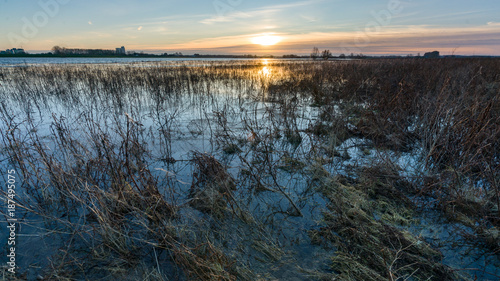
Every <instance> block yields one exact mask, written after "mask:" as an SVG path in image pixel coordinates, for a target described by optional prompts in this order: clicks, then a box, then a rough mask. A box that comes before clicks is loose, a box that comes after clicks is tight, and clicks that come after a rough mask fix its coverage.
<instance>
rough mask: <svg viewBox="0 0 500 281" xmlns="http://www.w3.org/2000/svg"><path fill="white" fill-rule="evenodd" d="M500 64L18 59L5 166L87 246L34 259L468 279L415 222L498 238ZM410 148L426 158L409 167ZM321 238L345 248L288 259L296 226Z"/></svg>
mask: <svg viewBox="0 0 500 281" xmlns="http://www.w3.org/2000/svg"><path fill="white" fill-rule="evenodd" d="M499 65H500V62H499V61H498V60H495V59H489V60H488V59H474V60H469V59H453V60H432V61H429V60H418V59H404V60H403V59H402V60H364V61H339V62H318V63H317V62H314V63H313V62H307V61H304V62H287V61H279V60H276V61H268V63H267V64H265V65H263V64H262V62H260V61H246V62H232V63H224V64H222V63H206V64H204V65H191V64H189V63H183V64H182V65H175V66H174V65H170V64H165V63H148V64H130V65H61V66H28V67H17V68H0V74H1V75H0V84H1V86H0V89H1V91H0V95H1V96H2V103H1V105H2V106H1V115H0V118H1V125H0V128H1V136H2V147H1V151H0V154H1V157H0V158H1V159H8V161H9V163H8V164H7V160H4V162H2V165H7V166H9V165H10V166H12V167H15V168H16V169H17V171H18V172H19V173H20V174H22V177H23V187H22V188H23V189H25V190H26V192H27V194H26V196H27V197H26V198H24V199H23V200H22V202H21V203H22V205H23V206H24V207H25V208H26V210H29V211H28V213H30V215H31V216H35V217H42V218H45V219H46V221H47V222H56V223H55V226H54V227H53V228H54V229H49V230H48V231H54V230H58V231H60V232H64V233H66V234H68V233H69V236H61V237H63V238H64V239H66V240H62V241H65V243H67V244H66V246H67V247H66V248H65V250H64V251H65V252H64V253H68V255H70V256H71V259H68V256H67V255H60V254H47V256H48V258H50V259H51V262H50V267H47V268H46V269H44V270H41V269H40V270H33V271H36V274H37V275H42V276H43V277H44V278H46V279H55V278H62V277H64V278H68V279H81V278H83V277H82V276H115V278H121V277H123V276H126V275H128V274H132V272H135V274H136V275H137V276H134V278H135V277H137V278H142V279H148V278H149V279H151V280H155V278H157V279H158V280H161V278H164V277H166V276H168V278H179V279H199V280H212V279H213V280H219V279H222V280H235V279H247V280H253V279H255V278H257V276H258V275H259V274H262V276H267V277H269V278H272V277H273V276H274V277H275V278H279V277H280V276H283V275H279V274H282V273H279V272H277V271H273V270H272V268H274V267H286V268H289V269H290V270H293V271H294V272H296V275H297V276H299V278H303V279H307V278H309V277H310V276H322V277H325V276H326V277H327V278H333V277H335V276H336V274H340V275H339V276H340V277H342V278H346V279H349V278H350V279H352V280H354V279H359V278H368V277H367V276H371V277H373V278H375V277H374V276H376V277H380V278H379V279H394V280H396V279H397V278H407V277H409V276H410V275H412V273H413V275H412V276H414V277H415V278H424V279H425V278H431V279H432V278H437V276H439V277H442V278H445V279H446V278H459V277H457V276H456V275H454V274H453V273H451V271H450V269H449V268H448V267H446V266H444V265H442V264H440V263H439V261H440V260H441V259H442V257H441V256H440V254H439V253H438V252H437V251H436V250H435V249H432V247H430V246H429V245H428V244H427V243H425V242H426V241H423V240H422V239H418V238H417V237H416V236H414V235H411V234H410V233H409V232H407V231H402V230H401V229H402V228H403V229H404V228H407V227H409V226H411V225H413V224H416V223H417V222H416V221H415V220H414V219H413V217H414V216H418V215H419V211H421V210H420V209H422V210H425V211H427V210H429V209H430V208H432V210H433V212H438V213H439V214H441V216H442V217H443V218H446V219H447V220H448V221H449V222H453V223H456V224H459V225H461V226H463V227H465V228H466V229H467V231H465V230H461V232H457V234H463V237H464V238H466V240H468V241H471V242H472V243H469V242H467V241H464V240H459V242H457V240H453V241H441V242H442V243H444V244H446V243H448V242H449V243H450V244H451V242H454V243H466V242H467V243H469V244H471V245H473V247H476V248H475V249H476V250H478V251H479V249H481V251H485V252H486V253H495V252H496V251H498V241H499V240H498V235H496V233H498V227H500V225H499V222H500V211H499V209H500V208H499V206H500V193H499V186H498V183H499V182H500V175H499V171H500V168H499V167H500V164H499V151H500V147H499V142H498V139H500V129H499V127H498V124H499V123H500V115H499V112H500V106H499V105H500V102H499V91H500V86H499V85H500V81H499V78H498V69H499ZM353 139H358V140H361V141H359V142H354V141H352V140H353ZM349 143H353V144H354V145H352V146H351V145H348V144H349ZM356 149H357V150H360V151H362V153H361V154H362V156H360V155H361V154H360V155H356V154H353V151H356ZM190 151H207V153H200V152H190ZM388 155H389V156H388ZM391 155H392V156H391ZM394 155H395V156H394ZM402 155H406V156H405V157H409V158H411V159H416V161H417V162H419V163H420V165H417V166H416V167H398V166H399V165H398V163H397V162H398V159H402ZM397 157H400V158H397ZM10 166H9V167H10ZM186 167H187V168H186ZM190 168H191V170H190ZM187 170H189V171H187ZM403 170H405V171H406V172H405V173H403V172H402V171H403ZM408 170H409V171H408ZM4 195H5V194H4ZM318 197H321V198H322V199H321V200H323V201H320V203H318V201H317V198H318ZM315 198H316V199H315ZM409 198H411V200H410V199H409ZM315 200H316V201H315ZM321 202H322V203H321ZM325 202H326V204H325ZM421 206H422V208H420V209H419V208H417V207H421ZM316 208H319V209H321V210H320V211H322V213H321V212H318V211H315V210H317V209H316ZM320 220H321V222H319V224H320V225H319V226H317V225H316V223H315V221H320ZM189 222H196V223H195V224H190V223H189ZM297 225H298V227H297ZM294 227H295V228H294ZM289 228H294V229H293V230H292V231H290V230H287V229H289ZM318 228H319V229H318ZM462 229H463V228H462ZM229 230H230V231H229ZM236 230H238V231H239V232H234V233H235V234H233V232H231V231H236ZM308 230H311V231H308ZM305 232H308V233H309V238H307V239H306V238H303V236H300V235H299V234H297V233H302V234H304V233H305ZM236 233H237V234H236ZM66 234H65V235H66ZM47 235H49V233H47ZM52 235H55V234H52ZM61 235H62V234H61ZM308 239H311V240H312V242H315V243H317V244H320V245H322V246H326V247H327V248H328V246H332V245H333V246H335V247H336V249H337V253H333V252H330V254H328V255H327V256H324V257H322V258H323V260H325V259H330V257H333V258H331V259H330V260H331V261H332V262H333V263H331V265H332V269H333V270H334V271H335V272H333V273H332V272H330V271H328V270H326V271H325V270H323V269H322V267H321V266H317V267H316V268H315V269H314V270H313V271H306V272H304V271H298V269H297V268H298V267H302V268H304V266H302V264H300V262H304V261H303V260H304V259H301V260H300V261H294V262H292V263H291V265H290V264H287V262H286V260H288V258H287V255H289V253H290V252H293V251H294V250H295V249H296V248H293V246H292V245H289V244H293V243H291V242H290V241H299V242H297V243H299V244H300V243H301V244H302V245H308V247H313V248H314V247H319V246H313V245H310V243H309V242H310V241H309V240H308ZM450 239H452V238H450ZM279 247H284V248H283V249H282V250H278V249H279ZM82 249H84V250H82ZM151 249H153V252H154V255H149V254H148V253H150V252H151ZM26 251H29V250H28V249H26ZM302 254H303V253H297V254H296V256H295V257H297V256H299V257H300V256H301V255H302ZM309 258H310V259H313V257H312V256H309ZM83 261H85V262H83ZM433 262H436V264H435V265H431V264H430V263H433ZM269 264H271V265H272V266H269ZM353 267H355V268H357V269H358V270H357V271H351V270H350V268H353ZM128 268H133V270H129V269H128ZM139 269H140V270H139ZM490 269H491V267H488V268H485V269H484V271H488V270H490ZM30 270H32V269H29V270H28V271H30ZM61 276H62V277H61ZM147 276H150V277H147ZM153 276H155V277H153ZM339 276H337V277H339ZM131 278H132V277H131Z"/></svg>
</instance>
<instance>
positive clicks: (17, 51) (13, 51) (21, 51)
mask: <svg viewBox="0 0 500 281" xmlns="http://www.w3.org/2000/svg"><path fill="white" fill-rule="evenodd" d="M2 54H10V55H22V54H26V52H25V51H24V49H17V48H13V49H7V50H5V52H2Z"/></svg>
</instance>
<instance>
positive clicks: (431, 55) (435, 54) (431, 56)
mask: <svg viewBox="0 0 500 281" xmlns="http://www.w3.org/2000/svg"><path fill="white" fill-rule="evenodd" d="M424 58H426V59H437V58H439V52H438V51H434V52H428V53H425V54H424Z"/></svg>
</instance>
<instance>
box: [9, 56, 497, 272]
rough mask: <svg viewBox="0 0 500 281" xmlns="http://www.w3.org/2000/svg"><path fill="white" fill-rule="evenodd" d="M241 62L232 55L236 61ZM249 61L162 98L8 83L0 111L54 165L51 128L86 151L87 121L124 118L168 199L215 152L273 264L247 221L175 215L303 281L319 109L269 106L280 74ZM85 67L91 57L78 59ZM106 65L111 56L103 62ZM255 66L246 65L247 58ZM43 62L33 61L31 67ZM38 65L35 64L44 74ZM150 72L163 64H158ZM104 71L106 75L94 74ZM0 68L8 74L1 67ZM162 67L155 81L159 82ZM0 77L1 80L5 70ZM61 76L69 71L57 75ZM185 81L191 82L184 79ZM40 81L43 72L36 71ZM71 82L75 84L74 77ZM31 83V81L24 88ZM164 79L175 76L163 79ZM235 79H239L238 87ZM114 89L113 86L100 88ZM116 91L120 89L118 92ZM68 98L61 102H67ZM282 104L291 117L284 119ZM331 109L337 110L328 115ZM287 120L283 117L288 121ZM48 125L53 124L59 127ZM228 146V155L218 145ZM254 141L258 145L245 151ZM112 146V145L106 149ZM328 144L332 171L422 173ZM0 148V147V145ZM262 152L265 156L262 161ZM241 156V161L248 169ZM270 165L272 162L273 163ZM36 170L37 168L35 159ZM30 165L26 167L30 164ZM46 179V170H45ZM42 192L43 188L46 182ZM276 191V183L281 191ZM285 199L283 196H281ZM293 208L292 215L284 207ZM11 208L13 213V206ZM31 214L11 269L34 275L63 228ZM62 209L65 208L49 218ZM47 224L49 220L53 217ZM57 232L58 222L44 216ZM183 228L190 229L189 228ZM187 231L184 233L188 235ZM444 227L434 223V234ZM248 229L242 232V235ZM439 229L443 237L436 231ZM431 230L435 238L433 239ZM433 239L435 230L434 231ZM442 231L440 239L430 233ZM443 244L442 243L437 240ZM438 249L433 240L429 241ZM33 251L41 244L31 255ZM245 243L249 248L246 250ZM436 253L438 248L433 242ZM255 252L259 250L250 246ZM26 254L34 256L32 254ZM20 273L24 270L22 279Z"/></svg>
mask: <svg viewBox="0 0 500 281" xmlns="http://www.w3.org/2000/svg"><path fill="white" fill-rule="evenodd" d="M226 61H227V62H229V61H234V60H229V59H228V60H220V59H214V60H207V59H193V60H185V59H151V58H137V59H135V58H112V59H106V58H99V59H91V58H85V59H74V58H36V59H35V58H30V59H25V58H11V59H5V58H0V65H3V66H28V67H30V68H31V67H33V71H35V72H36V71H37V69H36V67H37V66H33V65H45V66H43V67H47V66H46V65H50V67H51V66H52V65H54V64H83V65H82V67H88V68H92V67H96V71H98V70H99V67H102V66H101V65H100V64H106V66H104V67H110V68H111V69H112V68H113V67H117V68H118V69H121V68H123V70H124V71H127V67H130V66H132V65H133V66H134V67H138V68H141V67H143V66H144V65H147V66H148V67H149V66H151V64H150V63H153V64H152V65H153V66H154V67H159V68H160V67H164V64H168V63H172V62H173V63H178V64H179V65H185V64H190V65H194V66H196V65H198V64H200V65H206V64H208V65H210V64H213V63H216V64H221V65H223V64H224V63H225V62H226ZM239 62H241V61H239ZM252 63H254V64H258V66H257V67H255V69H256V70H255V73H254V74H253V75H255V76H257V77H258V79H260V80H261V81H264V82H262V84H251V83H250V82H248V83H249V84H238V85H233V84H231V83H230V82H227V81H224V80H223V79H221V81H215V82H213V83H211V84H210V83H208V82H206V81H202V82H193V85H194V86H196V87H198V88H191V87H190V86H188V85H185V87H184V88H183V90H182V91H180V92H176V93H166V94H165V93H162V94H165V96H162V99H161V100H155V97H157V96H156V93H154V92H153V91H152V89H151V88H149V87H148V86H138V87H137V88H133V89H132V88H128V89H125V90H124V91H118V92H117V94H118V95H120V96H119V98H108V99H103V97H105V96H102V95H99V94H98V93H97V92H98V91H103V90H104V91H107V90H108V89H103V88H98V87H97V88H92V87H93V86H91V85H89V84H87V83H86V82H85V78H82V79H81V81H79V82H75V84H73V85H72V86H68V87H71V88H68V89H62V88H58V87H52V86H51V85H38V84H37V83H39V81H38V80H36V79H34V80H33V81H28V84H27V89H32V88H31V87H39V88H37V89H38V90H39V91H41V92H43V91H46V92H47V97H43V96H41V97H33V98H30V99H28V100H24V101H23V100H21V99H20V98H18V97H19V96H18V93H16V92H15V91H16V88H14V87H13V86H15V85H10V84H8V83H3V84H2V85H1V86H0V91H2V93H3V96H6V97H9V96H10V97H13V98H12V99H11V100H5V101H4V107H6V108H9V109H10V111H9V114H10V115H11V116H12V118H13V119H12V120H10V121H12V122H18V123H19V124H20V126H19V127H17V128H16V130H17V131H16V134H18V135H19V136H20V137H24V138H25V139H26V140H28V141H29V140H31V138H32V137H33V135H32V134H31V133H33V132H36V135H37V137H38V138H39V139H40V142H41V143H42V144H43V145H44V146H45V148H46V149H47V150H48V151H51V153H52V156H53V157H54V158H56V159H58V160H60V161H62V162H64V161H68V162H67V163H68V164H69V165H74V163H71V159H69V158H67V157H68V155H65V154H64V153H62V152H60V151H59V149H58V143H57V141H58V138H57V134H58V130H60V126H59V125H62V127H64V128H65V130H67V131H68V132H71V134H72V135H73V136H74V137H75V139H77V140H78V141H79V145H81V146H83V147H91V146H92V139H91V138H90V137H89V134H88V130H89V124H90V123H91V121H92V122H94V123H95V124H97V125H98V126H99V127H100V128H102V130H103V131H104V132H105V133H106V134H107V135H108V136H109V141H110V142H111V143H117V144H118V143H120V137H121V131H122V130H124V129H125V128H128V126H134V128H136V130H137V131H135V132H136V133H137V134H138V135H139V137H138V139H139V140H140V141H142V142H143V143H142V145H144V147H146V148H147V151H146V152H144V153H146V154H147V156H146V159H147V167H148V169H149V170H150V171H152V172H153V175H154V176H155V177H156V178H158V179H159V183H160V186H162V187H164V189H161V190H160V192H162V194H165V195H166V196H167V195H168V197H169V198H171V199H169V200H171V203H172V204H175V205H179V206H187V203H188V202H189V200H190V198H189V197H188V194H189V189H190V187H191V186H192V183H193V169H194V168H193V165H192V164H191V163H190V160H191V158H192V155H193V152H201V153H207V154H210V155H213V156H215V158H216V159H218V160H219V161H220V162H221V163H223V164H224V165H225V166H226V167H227V169H228V172H229V173H230V174H231V175H232V177H233V178H235V179H238V180H239V181H240V182H242V184H241V185H239V186H238V189H237V190H236V191H235V194H234V197H235V198H237V201H238V202H239V203H240V204H241V208H243V209H245V210H248V212H250V213H251V215H252V216H253V217H254V218H255V220H257V222H258V225H261V226H265V235H266V238H267V239H269V241H273V243H276V244H275V245H274V247H275V248H276V249H275V250H276V251H277V252H280V255H281V258H279V259H277V260H273V259H272V258H269V257H264V258H262V257H260V260H259V259H258V258H256V256H259V255H261V256H262V252H259V250H256V248H258V247H256V246H255V245H253V244H251V243H250V242H249V241H248V240H250V238H249V237H252V235H255V236H259V235H262V234H261V233H259V234H254V233H252V231H255V230H253V229H252V227H249V226H245V225H242V224H239V223H234V224H231V223H225V224H224V225H218V224H217V223H215V222H214V221H213V220H212V219H210V218H209V217H207V216H206V215H205V214H203V213H201V212H199V211H197V210H194V209H192V208H189V207H183V208H182V210H181V212H182V214H186V216H185V217H183V219H182V223H179V226H178V227H181V226H180V225H182V226H183V227H184V225H188V226H189V225H191V226H193V228H194V226H198V227H200V226H201V227H214V225H213V224H217V227H219V228H220V229H222V230H223V231H225V232H227V233H238V235H236V236H235V238H234V241H231V243H234V245H235V248H234V249H232V248H231V247H228V248H227V252H228V254H229V255H231V256H236V257H240V259H241V253H238V252H237V251H236V249H237V248H238V249H241V248H243V249H247V250H248V251H249V252H248V256H247V260H246V261H245V262H246V263H247V264H251V265H253V268H252V269H254V270H255V271H256V272H257V273H259V274H262V275H263V276H267V277H269V278H278V279H282V280H292V279H291V278H296V279H297V280H299V279H301V280H307V279H308V278H309V277H308V275H307V274H305V273H304V272H303V271H301V270H300V268H302V269H309V270H311V271H318V272H328V271H329V269H328V262H329V257H330V253H331V252H329V251H327V250H325V249H323V248H322V247H320V246H316V245H311V243H310V239H309V237H308V233H307V232H308V230H311V229H315V228H317V227H319V225H320V222H319V221H320V220H321V215H322V211H324V210H325V208H326V202H325V199H324V198H323V197H322V196H320V195H319V194H317V193H316V192H313V190H314V183H311V181H310V180H309V177H308V175H307V174H305V173H304V172H303V171H301V169H302V168H303V166H309V165H311V164H312V163H313V162H314V161H316V160H314V157H316V156H317V155H314V153H313V152H314V151H315V149H316V148H317V146H318V140H317V139H315V138H314V137H313V136H312V134H310V133H308V128H310V127H311V125H312V124H315V123H316V122H318V119H319V108H318V107H317V106H312V102H311V100H308V99H300V98H298V100H293V101H290V102H289V103H285V104H287V105H289V106H293V109H294V110H293V111H287V110H285V108H284V105H283V103H277V102H275V101H273V100H272V98H263V97H266V95H268V94H269V91H270V90H269V89H267V88H266V87H265V81H266V79H271V78H269V77H270V75H271V74H272V73H275V72H279V71H280V70H279V69H278V68H276V67H273V65H272V64H271V63H270V61H268V60H265V61H264V60H263V61H252ZM89 64H94V65H89ZM107 64H115V65H114V66H108V65H107ZM254 66H255V65H254ZM39 67H42V66H39ZM50 67H49V68H43V69H42V68H41V70H43V71H48V70H50ZM161 69H162V70H161V71H168V70H165V69H163V68H161ZM104 72H105V71H104ZM7 75H8V74H7ZM168 78H169V76H168V75H167V74H166V75H165V77H164V79H168ZM6 79H9V78H8V77H7V78H6ZM68 79H69V80H68V81H72V82H71V83H73V82H74V80H71V79H73V78H68ZM191 79H195V77H192V78H191ZM42 80H43V78H42ZM75 81H76V80H75ZM29 83H32V84H29ZM172 83H174V82H172ZM242 85H243V86H245V87H242ZM111 86H113V87H117V88H119V85H111ZM119 89H121V88H119ZM62 90H64V91H67V92H65V94H64V95H63V94H61V95H59V94H57V93H58V91H62ZM66 97H69V98H66ZM290 112H293V116H291V115H287V114H290ZM341 113H342V112H341V111H340V109H339V114H341ZM290 119H293V121H290ZM1 124H2V126H3V127H2V130H6V129H7V128H6V127H5V126H6V125H5V123H4V122H2V123H1ZM58 124H59V125H58ZM289 131H292V133H294V134H295V135H292V136H287V135H286V134H284V132H289ZM234 146H236V147H237V148H238V150H239V151H238V152H237V153H234V152H229V153H228V151H227V150H226V149H228V148H231V147H233V148H234ZM255 147H258V149H255ZM115 149H116V153H118V152H119V151H120V149H121V148H120V147H115ZM335 149H336V150H337V151H338V152H339V153H340V154H341V155H343V157H339V158H335V159H334V160H333V161H330V162H329V163H324V164H323V168H324V169H325V170H326V171H328V172H329V173H330V174H331V175H343V174H347V169H346V168H347V167H349V166H354V165H358V166H363V165H370V164H371V163H374V161H376V160H377V159H379V158H380V159H391V160H392V161H394V162H395V163H399V164H400V166H401V167H403V171H402V175H404V176H407V177H412V176H414V175H417V174H420V173H422V172H423V171H422V167H421V166H420V165H419V162H420V158H419V155H418V149H417V152H414V153H393V152H390V151H378V150H375V149H373V148H371V146H370V143H369V141H367V140H365V139H362V138H349V139H347V140H345V141H343V142H341V143H338V144H336V147H335ZM2 150H3V149H2ZM1 155H2V157H1V158H2V159H5V160H3V161H2V164H1V165H2V169H6V168H9V167H10V163H9V162H8V161H7V160H6V159H8V158H7V157H8V155H6V154H1ZM263 155H267V157H268V159H263V158H262V157H263ZM248 162H250V163H251V164H252V165H249V163H248ZM270 164H273V165H276V166H275V167H272V166H270ZM40 166H42V164H40ZM254 167H258V168H259V169H262V171H270V172H271V171H272V172H274V173H275V175H276V177H275V178H273V177H271V176H268V175H265V174H263V175H262V183H263V184H264V185H266V186H270V188H268V190H264V191H258V192H257V191H255V190H253V189H251V188H249V186H248V184H247V183H248V182H250V183H251V184H253V183H252V180H253V179H251V178H246V177H245V175H247V174H248V170H249V169H252V168H254ZM36 168H37V167H32V169H36ZM45 176H46V177H48V175H45ZM48 188H51V187H48ZM281 190H284V193H286V195H284V193H283V192H281ZM19 196H20V197H23V196H26V197H29V195H28V194H27V193H24V192H22V191H20V192H19ZM290 201H291V202H295V203H294V204H296V206H293V205H294V204H291V202H290ZM296 207H298V208H299V209H300V212H301V214H302V216H296V215H291V214H293V213H294V212H295V211H297V210H294V208H296ZM19 212H20V214H22V213H24V211H19ZM35 213H36V212H29V213H28V214H27V216H26V218H25V219H24V222H23V223H24V224H23V226H22V227H21V228H20V229H19V236H20V237H21V238H20V239H22V240H23V242H24V243H23V244H21V245H20V246H19V257H20V258H19V263H18V264H19V266H20V268H21V270H26V271H27V272H29V274H32V273H33V272H36V271H35V270H32V269H29V268H30V266H31V267H37V266H46V265H47V261H46V258H47V257H50V256H51V255H53V254H54V253H55V252H57V250H56V249H59V248H61V247H63V246H68V245H65V243H64V242H61V241H63V239H54V237H59V238H61V237H63V238H68V237H69V236H70V234H69V233H58V234H54V233H52V231H53V228H54V225H51V223H50V222H46V221H45V220H44V219H43V217H40V216H37V215H35ZM60 215H61V216H64V214H60ZM53 224H54V223H53ZM444 225H445V223H444V222H443V223H440V222H438V221H436V222H435V223H434V224H433V225H432V226H430V228H436V229H442V228H443V227H444ZM55 228H56V229H57V228H58V226H57V223H55ZM188 228H189V227H188ZM411 229H412V230H413V231H414V232H417V233H422V234H423V237H424V238H425V239H428V240H429V241H430V240H431V239H434V238H435V237H434V236H433V235H431V234H430V232H431V230H430V229H428V230H426V229H422V228H419V227H418V226H415V227H412V228H411ZM194 231H195V230H194V229H193V232H194ZM443 232H444V231H439V233H443ZM247 234H248V235H249V237H244V236H243V235H247ZM443 235H444V234H443ZM438 236H439V235H438ZM438 238H439V237H438ZM441 238H443V237H441ZM445 238H446V239H447V241H450V239H451V240H452V238H450V237H445ZM5 239H6V233H4V232H2V233H1V234H0V241H5ZM435 246H436V247H438V248H439V247H440V246H439V245H435ZM446 247H447V248H446V251H443V253H444V254H445V262H446V263H447V264H449V265H452V266H453V267H456V268H459V269H461V270H464V271H470V272H471V273H473V274H480V272H481V270H480V269H478V270H475V269H474V270H472V269H471V268H480V267H481V264H480V263H486V261H487V262H488V264H491V263H493V266H492V265H488V266H487V267H486V268H487V270H488V272H490V273H491V272H492V271H493V272H494V274H500V272H499V271H500V270H499V269H498V266H497V265H499V263H498V259H497V258H496V257H488V258H487V259H481V257H479V258H478V259H477V260H476V261H474V258H475V257H477V255H478V254H471V255H473V256H472V257H470V258H469V259H466V260H465V261H463V262H460V260H459V259H458V258H455V257H454V255H455V254H457V252H460V251H462V250H460V249H459V250H457V251H455V250H454V249H453V247H452V248H451V250H449V247H448V246H446ZM40 249H43V251H41V250H40ZM252 249H253V250H252ZM443 249H444V247H443ZM256 252H259V253H260V254H259V253H256ZM34 253H36V254H34ZM30 276H31V275H30ZM490 276H491V275H484V277H485V278H488V277H490Z"/></svg>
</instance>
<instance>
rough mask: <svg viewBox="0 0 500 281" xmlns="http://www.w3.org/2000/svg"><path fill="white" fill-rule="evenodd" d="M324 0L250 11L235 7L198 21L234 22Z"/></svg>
mask: <svg viewBox="0 0 500 281" xmlns="http://www.w3.org/2000/svg"><path fill="white" fill-rule="evenodd" d="M323 1H324V0H309V1H299V2H295V3H288V4H281V5H270V6H265V7H261V8H257V9H253V10H250V11H245V12H242V11H238V10H236V8H233V9H231V10H230V11H228V13H227V14H226V15H216V16H211V17H209V18H206V19H203V20H201V21H200V23H202V24H214V23H221V22H234V21H236V20H239V19H248V18H256V17H262V16H270V15H273V14H276V13H278V12H284V11H285V10H286V9H290V8H296V7H302V6H308V5H313V4H317V3H319V2H323Z"/></svg>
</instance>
